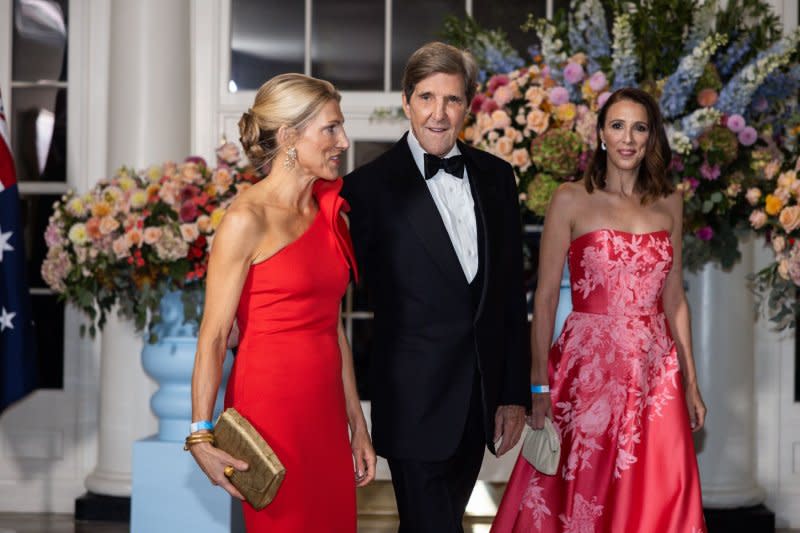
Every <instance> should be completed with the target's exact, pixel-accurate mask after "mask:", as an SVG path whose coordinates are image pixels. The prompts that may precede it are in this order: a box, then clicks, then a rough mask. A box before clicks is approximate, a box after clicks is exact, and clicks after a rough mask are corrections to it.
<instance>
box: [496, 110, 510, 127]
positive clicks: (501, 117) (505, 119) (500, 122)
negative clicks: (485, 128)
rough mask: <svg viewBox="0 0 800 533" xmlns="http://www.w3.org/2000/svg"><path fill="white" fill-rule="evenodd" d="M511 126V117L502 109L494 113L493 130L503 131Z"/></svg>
mask: <svg viewBox="0 0 800 533" xmlns="http://www.w3.org/2000/svg"><path fill="white" fill-rule="evenodd" d="M509 126H511V117H509V116H508V113H506V112H505V111H503V110H502V109H498V110H497V111H495V112H494V113H492V129H496V130H503V129H505V128H507V127H509Z"/></svg>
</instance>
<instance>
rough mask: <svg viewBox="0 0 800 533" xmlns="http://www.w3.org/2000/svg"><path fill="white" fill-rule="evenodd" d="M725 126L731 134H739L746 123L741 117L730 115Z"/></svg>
mask: <svg viewBox="0 0 800 533" xmlns="http://www.w3.org/2000/svg"><path fill="white" fill-rule="evenodd" d="M726 125H727V126H728V129H729V130H731V131H732V132H733V133H739V132H740V131H742V130H743V129H744V127H745V126H747V122H745V120H744V117H743V116H742V115H731V116H729V117H728V120H727V121H726Z"/></svg>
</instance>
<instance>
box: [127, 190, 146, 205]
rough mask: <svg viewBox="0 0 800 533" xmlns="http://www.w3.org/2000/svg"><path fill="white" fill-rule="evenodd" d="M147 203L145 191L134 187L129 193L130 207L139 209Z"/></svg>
mask: <svg viewBox="0 0 800 533" xmlns="http://www.w3.org/2000/svg"><path fill="white" fill-rule="evenodd" d="M146 204H147V193H146V192H145V191H143V190H142V189H136V190H135V191H134V192H133V194H131V207H132V208H134V209H141V208H143V207H144V206H145V205H146Z"/></svg>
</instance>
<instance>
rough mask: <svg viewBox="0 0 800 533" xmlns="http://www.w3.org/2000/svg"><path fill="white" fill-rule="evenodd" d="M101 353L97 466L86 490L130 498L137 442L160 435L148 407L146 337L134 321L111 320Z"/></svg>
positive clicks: (151, 387)
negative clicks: (143, 343) (145, 357)
mask: <svg viewBox="0 0 800 533" xmlns="http://www.w3.org/2000/svg"><path fill="white" fill-rule="evenodd" d="M101 349H102V356H101V363H100V417H99V423H98V427H99V435H98V443H97V449H98V452H97V466H96V467H95V469H94V471H93V472H92V473H91V474H89V477H87V478H86V488H87V489H89V490H90V491H91V492H93V493H95V494H104V495H107V496H130V494H131V464H132V454H133V442H134V441H135V440H137V439H140V438H142V437H145V436H147V435H151V434H153V433H155V432H156V431H157V430H158V420H157V419H156V417H155V416H154V415H153V413H152V411H151V410H150V405H149V403H148V402H149V399H150V396H151V395H152V394H153V392H155V389H156V385H155V383H154V382H153V381H152V380H150V378H148V377H147V376H146V375H145V373H144V370H143V369H142V363H141V361H142V358H141V352H142V337H141V335H137V334H136V333H135V332H134V329H133V323H132V322H131V321H129V320H122V319H120V318H118V317H117V316H116V315H112V316H109V319H108V322H107V323H106V326H105V328H104V329H103V336H102V341H101Z"/></svg>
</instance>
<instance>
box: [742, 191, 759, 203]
mask: <svg viewBox="0 0 800 533" xmlns="http://www.w3.org/2000/svg"><path fill="white" fill-rule="evenodd" d="M744 197H745V198H747V201H748V203H749V204H750V205H756V204H757V203H758V200H759V199H761V189H758V188H756V187H750V188H749V189H747V192H746V193H745V195H744Z"/></svg>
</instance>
